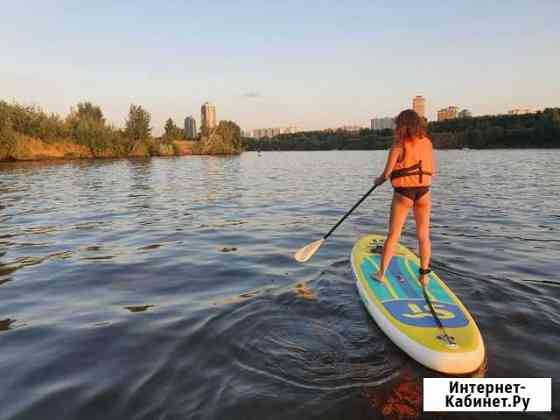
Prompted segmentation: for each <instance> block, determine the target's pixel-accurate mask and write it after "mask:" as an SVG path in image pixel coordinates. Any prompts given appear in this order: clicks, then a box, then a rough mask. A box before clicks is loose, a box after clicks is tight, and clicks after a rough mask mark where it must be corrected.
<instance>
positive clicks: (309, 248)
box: [294, 239, 325, 262]
mask: <svg viewBox="0 0 560 420" xmlns="http://www.w3.org/2000/svg"><path fill="white" fill-rule="evenodd" d="M323 242H325V240H324V239H319V240H318V241H315V242H311V243H310V244H309V245H306V246H304V247H303V248H301V249H300V250H298V251H297V252H296V253H295V255H294V258H295V259H296V261H299V262H306V261H307V260H309V259H310V258H311V257H312V256H313V254H315V253H316V252H317V250H318V249H319V247H320V246H321V245H322V244H323Z"/></svg>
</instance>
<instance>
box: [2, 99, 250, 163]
mask: <svg viewBox="0 0 560 420" xmlns="http://www.w3.org/2000/svg"><path fill="white" fill-rule="evenodd" d="M219 128H220V130H219V133H221V135H222V137H223V138H227V139H229V141H233V143H235V147H233V149H235V150H236V151H237V152H238V151H239V150H238V149H239V147H237V146H238V145H237V143H239V144H241V134H240V130H239V127H238V126H237V125H236V124H235V123H233V122H231V121H222V122H221V123H220V126H219ZM236 128H237V131H236ZM26 137H30V138H34V139H39V140H42V141H44V142H45V143H49V144H54V143H64V142H70V143H75V144H79V145H83V146H85V147H87V148H88V150H89V151H90V152H91V155H92V156H108V155H110V156H115V157H124V156H128V155H130V154H131V153H132V151H133V150H134V149H135V147H137V146H139V145H142V146H144V147H145V148H146V149H147V150H148V151H149V152H150V154H157V152H158V149H159V148H160V147H161V146H162V145H164V146H168V147H173V148H175V147H177V145H176V144H175V143H174V142H176V141H180V140H186V138H185V133H184V131H183V130H182V129H181V128H179V127H178V126H177V125H176V124H175V122H174V121H173V119H172V118H169V119H168V120H167V121H166V123H165V126H164V133H163V135H161V136H159V137H154V136H153V135H152V127H151V114H150V113H149V112H148V111H146V110H145V109H144V108H143V107H142V106H140V105H134V104H133V105H130V108H129V112H128V116H127V118H126V120H125V124H124V127H123V128H117V127H115V126H114V125H112V124H110V123H108V122H107V121H106V119H105V116H104V114H103V111H102V110H101V108H100V107H99V106H96V105H93V104H92V103H91V102H81V103H78V104H77V105H76V107H74V108H72V109H71V110H70V113H69V114H68V115H67V116H66V117H65V118H62V117H60V116H59V115H57V114H54V113H46V112H44V111H43V110H42V109H41V108H39V107H36V106H24V105H20V104H17V103H7V102H5V101H0V157H1V156H3V155H8V154H9V153H8V152H9V151H10V149H11V148H14V147H16V146H17V144H18V140H19V141H25V138H26ZM201 139H202V140H204V138H203V136H201ZM236 142H237V143H236ZM230 149H231V148H230ZM228 150H229V149H228ZM152 152H153V153H152Z"/></svg>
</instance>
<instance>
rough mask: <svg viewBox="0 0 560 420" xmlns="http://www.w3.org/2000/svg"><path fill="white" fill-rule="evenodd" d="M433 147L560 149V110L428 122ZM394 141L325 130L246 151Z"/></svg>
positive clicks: (381, 145)
mask: <svg viewBox="0 0 560 420" xmlns="http://www.w3.org/2000/svg"><path fill="white" fill-rule="evenodd" d="M428 133H429V135H430V137H431V138H432V141H433V142H434V145H435V147H437V148H441V149H445V148H472V149H484V148H540V147H543V148H544V147H550V148H551V147H560V108H547V109H545V110H544V111H539V112H535V113H531V114H524V115H487V116H481V117H470V118H457V119H451V120H446V121H439V122H435V121H434V122H430V123H429V124H428ZM393 141H394V133H393V130H390V129H385V130H370V129H362V130H360V131H352V132H351V131H345V130H328V131H307V132H300V133H295V134H280V135H278V136H276V137H274V138H271V139H252V138H245V139H244V144H245V147H246V149H247V150H374V149H386V148H387V147H389V146H390V145H391V144H392V142H393Z"/></svg>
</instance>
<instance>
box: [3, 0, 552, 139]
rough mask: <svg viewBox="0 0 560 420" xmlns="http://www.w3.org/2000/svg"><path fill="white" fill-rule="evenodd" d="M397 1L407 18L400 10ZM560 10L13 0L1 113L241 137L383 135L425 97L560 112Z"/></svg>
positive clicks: (435, 103) (441, 102)
mask: <svg viewBox="0 0 560 420" xmlns="http://www.w3.org/2000/svg"><path fill="white" fill-rule="evenodd" d="M395 3H398V5H395ZM559 16H560V1H558V0H550V1H546V0H527V1H516V0H508V1H500V0H473V1H463V2H442V1H441V0H439V1H424V0H423V1H416V2H412V1H401V2H393V1H386V2H383V1H373V0H366V1H361V0H355V1H343V0H337V1H319V0H317V1H315V0H309V1H301V0H299V1H292V0H283V1H274V0H260V1H253V0H236V1H232V0H228V1H220V0H213V1H205V2H201V1H175V0H165V1H159V2H156V1H143V0H137V1H125V0H123V1H118V2H117V1H112V0H108V1H106V0H97V1H94V2H86V1H75V0H74V1H66V0H60V1H50V0H37V1H26V0H20V1H18V2H13V1H12V2H3V4H2V8H1V13H0V51H1V54H0V100H6V101H8V102H11V101H15V102H18V103H22V104H26V105H38V106H40V107H41V108H43V109H44V110H45V111H47V112H55V113H58V114H61V115H66V114H67V113H68V112H69V111H70V108H71V107H72V106H75V105H76V104H77V103H78V102H82V101H90V102H93V103H94V104H96V105H99V106H100V107H101V108H102V110H103V112H104V114H105V116H106V117H107V119H108V120H109V121H111V122H112V123H114V124H115V125H116V126H122V125H123V124H124V121H125V118H126V115H127V113H128V109H129V106H130V104H137V105H142V106H143V107H144V108H145V109H147V110H148V111H149V112H150V113H151V115H152V125H153V128H154V133H155V134H159V133H161V132H162V127H163V124H164V122H165V120H166V119H167V118H170V117H171V118H173V119H174V120H175V121H176V122H177V123H178V125H180V126H181V127H182V125H183V120H184V118H185V116H187V115H193V116H194V117H195V118H196V120H197V123H198V124H200V106H201V105H202V103H204V102H206V101H210V102H212V103H214V104H215V106H216V111H217V117H218V119H224V120H233V121H235V122H237V123H238V124H239V125H240V126H241V128H242V129H244V130H249V129H255V128H266V127H283V126H294V125H295V126H297V127H298V128H300V129H323V128H336V127H340V126H343V125H360V126H364V127H365V126H369V124H370V123H369V121H370V119H371V118H373V117H385V116H395V115H396V114H398V112H400V111H401V110H403V109H405V108H410V107H411V100H412V97H414V96H415V95H423V96H424V97H425V98H426V100H427V114H428V117H429V118H430V119H435V117H436V112H437V110H438V109H440V108H443V107H446V106H449V105H456V106H458V107H460V108H461V109H462V108H467V109H469V110H471V112H472V113H473V115H485V114H498V113H505V112H507V111H508V110H510V109H512V108H530V109H533V110H539V109H543V108H545V107H553V106H560V78H559V76H558V74H560V24H558V22H559V21H558V18H559Z"/></svg>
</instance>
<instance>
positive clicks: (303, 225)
mask: <svg viewBox="0 0 560 420" xmlns="http://www.w3.org/2000/svg"><path fill="white" fill-rule="evenodd" d="M385 156H386V152H382V151H363V152H346V151H338V152H334V151H333V152H268V153H262V154H261V155H260V156H259V155H258V154H256V153H245V154H243V155H241V156H240V157H182V158H154V159H151V160H107V161H103V160H99V161H72V162H63V163H17V164H16V163H6V164H1V165H0V372H1V375H0V418H1V419H2V420H4V419H39V418H41V419H101V418H103V419H229V420H231V419H309V418H314V419H315V418H317V419H319V418H320V419H322V420H327V419H378V418H399V417H402V416H403V415H412V416H414V415H418V414H419V407H421V404H420V403H419V399H420V397H421V395H420V392H421V380H422V378H423V377H425V376H429V377H433V376H438V375H437V374H436V373H434V372H432V371H429V370H428V369H425V368H423V367H422V366H420V365H419V364H418V363H416V362H414V361H413V360H411V359H410V358H409V357H408V356H406V355H405V354H404V353H403V352H402V351H400V350H399V349H398V348H397V347H396V346H395V345H393V344H392V342H391V341H390V340H389V339H388V338H386V337H385V336H384V334H383V333H382V332H381V331H380V329H379V328H378V327H377V326H376V324H375V323H374V322H373V321H372V320H371V318H370V317H369V315H368V314H367V312H366V311H365V309H364V307H363V306H362V303H361V301H360V299H359V296H358V294H357V291H356V288H355V284H354V279H353V275H352V271H351V267H350V261H349V254H350V250H351V247H352V244H353V242H354V241H355V240H356V239H357V238H358V237H359V236H360V235H363V234H366V233H370V232H378V233H385V231H386V224H387V220H388V211H389V203H390V198H391V189H390V187H389V185H384V186H382V187H381V188H379V189H377V190H376V191H375V192H374V193H373V194H372V195H371V196H370V198H369V199H368V200H367V201H366V202H364V204H363V205H362V206H361V207H359V208H358V209H357V210H356V212H355V213H354V214H353V215H352V216H351V217H350V218H349V219H347V221H346V222H344V224H343V225H341V227H340V228H339V229H338V230H337V231H336V232H335V233H334V234H333V235H332V236H331V237H330V238H329V240H328V241H327V242H326V243H325V244H324V245H323V246H322V248H321V249H320V250H319V252H318V253H317V254H316V255H315V256H314V257H313V258H312V259H311V260H310V261H309V262H308V263H306V264H298V263H296V262H295V261H294V260H293V258H292V255H293V252H294V251H295V250H297V249H298V248H299V247H301V246H303V245H305V244H307V243H309V242H311V241H313V240H316V239H320V238H321V236H322V235H324V234H325V233H326V232H327V231H328V230H329V229H330V227H331V226H332V225H334V224H335V223H336V222H337V221H338V219H339V218H340V217H341V216H342V215H343V214H344V213H345V212H346V211H347V210H348V209H349V208H350V207H351V206H352V205H353V204H354V202H356V201H357V200H358V198H359V197H360V196H361V195H362V194H363V193H364V192H365V191H367V190H368V189H369V188H370V186H371V183H372V182H373V179H374V177H375V176H376V175H377V174H378V173H379V172H380V171H381V170H382V167H383V164H384V159H385ZM438 160H439V167H440V174H439V176H438V178H437V179H436V181H435V185H434V188H433V200H434V211H433V227H432V240H433V251H434V256H433V268H434V270H436V271H437V272H438V273H439V274H440V276H441V277H442V278H444V279H445V280H446V281H447V283H448V285H449V286H450V287H451V288H452V289H453V290H454V291H455V293H456V294H457V295H458V296H459V297H460V298H461V299H462V301H463V302H464V303H465V305H466V306H467V307H468V308H469V310H470V311H471V313H472V314H473V315H474V317H475V319H476V320H477V322H478V325H479V327H480V330H481V332H482V335H483V338H484V340H485V344H486V349H487V362H486V366H485V367H484V368H483V369H481V371H480V372H478V373H477V375H478V376H487V377H551V376H552V378H553V396H556V400H553V413H555V415H556V416H558V415H560V400H559V398H558V397H559V396H560V382H559V381H560V355H559V350H560V310H559V308H560V274H559V273H560V204H559V199H558V194H559V193H560V150H546V151H545V150H543V151H536V150H521V151H510V150H493V151H473V150H455V151H439V152H438ZM414 235H415V230H414V224H413V221H409V223H408V224H407V227H406V230H405V232H404V235H403V238H402V242H403V243H404V244H405V245H407V246H409V247H411V248H413V249H416V243H415V236H414ZM550 416H551V415H550V414H544V413H540V414H539V413H533V414H532V415H530V416H525V417H523V418H550ZM490 417H491V418H493V419H496V418H499V417H498V416H496V415H494V416H490ZM424 418H435V417H434V416H432V415H425V416H424ZM453 418H475V416H468V415H466V414H464V415H458V416H457V415H455V416H453ZM503 418H514V416H511V415H508V416H504V417H503Z"/></svg>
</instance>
